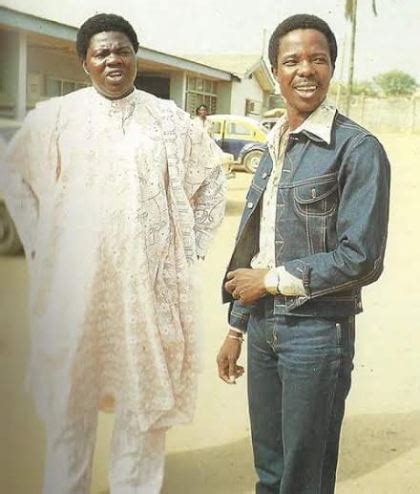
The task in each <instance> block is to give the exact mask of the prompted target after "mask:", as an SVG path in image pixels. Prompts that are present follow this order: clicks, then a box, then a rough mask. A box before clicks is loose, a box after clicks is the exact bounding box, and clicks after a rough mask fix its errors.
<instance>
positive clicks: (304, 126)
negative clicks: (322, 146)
mask: <svg viewBox="0 0 420 494" xmlns="http://www.w3.org/2000/svg"><path fill="white" fill-rule="evenodd" d="M336 112H337V108H336V107H335V106H334V105H331V104H329V103H328V102H326V101H324V102H323V103H321V104H320V105H319V106H318V108H317V109H316V110H315V111H313V112H312V113H311V114H310V115H309V117H308V118H307V119H306V120H304V121H303V122H302V123H301V125H299V127H297V128H296V129H294V130H293V131H291V132H290V134H299V133H300V132H303V131H305V132H309V133H310V134H312V135H314V136H316V137H318V138H319V139H321V140H322V141H324V142H326V143H327V144H330V143H331V133H332V127H333V122H334V118H335V114H336ZM286 125H287V115H284V116H283V117H282V118H281V119H280V120H279V121H278V122H277V123H276V125H275V126H274V127H273V128H272V130H271V131H270V133H269V135H268V142H269V144H271V145H274V143H275V142H276V141H278V140H279V138H280V135H281V134H282V132H283V129H284V127H285V126H286Z"/></svg>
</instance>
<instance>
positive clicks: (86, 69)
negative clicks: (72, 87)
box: [82, 60, 89, 75]
mask: <svg viewBox="0 0 420 494" xmlns="http://www.w3.org/2000/svg"><path fill="white" fill-rule="evenodd" d="M82 67H83V70H84V71H85V73H86V75H89V70H88V68H87V65H86V60H83V61H82Z"/></svg>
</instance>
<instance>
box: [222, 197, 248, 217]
mask: <svg viewBox="0 0 420 494" xmlns="http://www.w3.org/2000/svg"><path fill="white" fill-rule="evenodd" d="M244 204H245V203H244V201H243V200H240V201H234V200H232V199H229V201H227V202H226V210H225V215H226V216H239V215H241V214H242V211H243V210H244Z"/></svg>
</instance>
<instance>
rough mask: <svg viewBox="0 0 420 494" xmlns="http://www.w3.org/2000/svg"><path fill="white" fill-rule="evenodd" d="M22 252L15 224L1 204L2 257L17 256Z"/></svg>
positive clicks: (0, 241)
mask: <svg viewBox="0 0 420 494" xmlns="http://www.w3.org/2000/svg"><path fill="white" fill-rule="evenodd" d="M21 252H22V244H21V242H20V239H19V235H18V233H17V231H16V227H15V224H14V223H13V220H12V218H11V216H10V214H9V213H8V211H7V209H6V205H5V204H3V203H1V202H0V255H15V254H19V253H21Z"/></svg>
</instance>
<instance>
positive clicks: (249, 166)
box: [243, 149, 263, 173]
mask: <svg viewBox="0 0 420 494" xmlns="http://www.w3.org/2000/svg"><path fill="white" fill-rule="evenodd" d="M262 155H263V152H262V151H260V150H259V149H254V150H253V151H250V152H249V153H247V154H246V155H245V156H244V158H243V164H244V168H245V171H247V172H248V173H255V171H256V169H257V168H258V165H259V164H260V160H261V157H262Z"/></svg>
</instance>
